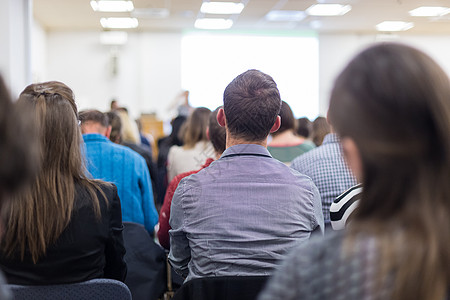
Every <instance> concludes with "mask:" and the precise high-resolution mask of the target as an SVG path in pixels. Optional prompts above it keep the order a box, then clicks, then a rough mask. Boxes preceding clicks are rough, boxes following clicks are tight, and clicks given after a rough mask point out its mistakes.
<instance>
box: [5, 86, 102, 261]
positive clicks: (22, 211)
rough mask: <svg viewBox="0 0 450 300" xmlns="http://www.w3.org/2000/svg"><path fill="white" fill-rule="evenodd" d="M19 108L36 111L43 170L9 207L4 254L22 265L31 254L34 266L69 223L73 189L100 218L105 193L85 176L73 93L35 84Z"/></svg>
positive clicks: (27, 90)
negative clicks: (84, 193)
mask: <svg viewBox="0 0 450 300" xmlns="http://www.w3.org/2000/svg"><path fill="white" fill-rule="evenodd" d="M18 105H19V106H20V107H22V108H23V109H31V110H32V111H34V115H35V118H34V120H33V122H34V124H35V128H36V132H35V133H36V134H37V136H38V138H39V142H40V157H41V161H42V168H41V170H40V172H39V174H37V176H36V177H35V179H34V182H33V183H32V184H30V185H29V186H28V187H27V188H26V189H24V190H23V191H21V192H20V193H19V194H17V195H15V196H14V197H13V198H14V199H12V201H10V202H9V203H8V205H6V206H5V211H4V215H5V222H6V228H7V230H6V232H5V236H4V239H3V241H2V251H3V252H4V253H5V254H6V255H8V256H12V255H16V253H17V252H18V254H20V258H21V259H22V260H23V259H24V256H25V251H26V250H27V249H28V251H29V252H30V254H31V259H32V260H33V262H35V263H36V262H37V261H38V259H39V257H41V256H42V255H44V254H45V253H46V250H47V248H48V246H49V245H51V244H52V243H54V242H55V241H56V240H57V238H58V237H59V236H60V234H61V233H62V232H63V230H64V229H65V228H66V227H67V225H68V224H69V222H70V220H71V216H72V211H73V207H74V200H75V192H76V191H75V184H76V183H78V184H80V185H82V186H84V187H85V188H86V189H87V191H88V192H89V194H90V195H91V198H92V205H93V208H94V211H95V213H96V215H97V217H99V216H100V204H99V199H98V197H97V194H96V192H97V191H99V192H100V193H101V194H103V193H102V191H101V189H100V182H99V181H95V180H90V179H87V178H86V175H85V174H86V170H85V167H84V165H83V159H82V154H81V149H80V146H81V141H82V139H81V132H80V129H79V126H78V118H77V107H76V104H75V100H74V95H73V92H72V90H71V89H70V88H69V87H68V86H66V85H65V84H63V83H61V82H57V81H51V82H45V83H39V84H31V85H29V86H27V87H26V88H25V90H24V91H23V92H22V93H21V94H20V97H19V100H18ZM103 196H104V194H103ZM105 201H106V198H105Z"/></svg>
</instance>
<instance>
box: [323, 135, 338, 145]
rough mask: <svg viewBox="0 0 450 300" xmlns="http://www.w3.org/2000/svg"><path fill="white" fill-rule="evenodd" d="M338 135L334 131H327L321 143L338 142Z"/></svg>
mask: <svg viewBox="0 0 450 300" xmlns="http://www.w3.org/2000/svg"><path fill="white" fill-rule="evenodd" d="M339 142H340V141H339V137H338V135H337V134H336V133H329V134H327V135H326V136H325V138H324V139H323V142H322V145H323V144H330V143H339Z"/></svg>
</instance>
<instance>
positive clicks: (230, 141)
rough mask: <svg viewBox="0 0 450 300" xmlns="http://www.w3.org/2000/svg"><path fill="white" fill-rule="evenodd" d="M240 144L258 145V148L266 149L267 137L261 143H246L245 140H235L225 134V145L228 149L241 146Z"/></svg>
mask: <svg viewBox="0 0 450 300" xmlns="http://www.w3.org/2000/svg"><path fill="white" fill-rule="evenodd" d="M241 144H254V145H260V146H263V147H265V148H267V137H266V138H265V139H264V140H262V141H248V140H245V139H239V138H235V137H233V136H231V135H230V134H228V132H227V143H226V147H227V148H230V147H231V146H235V145H241Z"/></svg>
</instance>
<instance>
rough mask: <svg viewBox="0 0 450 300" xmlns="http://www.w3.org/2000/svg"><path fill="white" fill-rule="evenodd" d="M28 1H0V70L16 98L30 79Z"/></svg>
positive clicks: (29, 19) (29, 5)
mask: <svg viewBox="0 0 450 300" xmlns="http://www.w3.org/2000/svg"><path fill="white" fill-rule="evenodd" d="M30 22H31V1H30V0H2V1H0V73H1V74H2V76H3V77H4V79H5V81H6V84H7V85H8V86H9V87H10V89H11V93H12V95H13V97H14V98H16V97H17V96H18V95H19V93H20V92H21V91H22V89H23V87H24V86H26V85H28V84H29V83H30V82H31V67H30V61H31V59H30V36H31V33H30V31H31V24H30Z"/></svg>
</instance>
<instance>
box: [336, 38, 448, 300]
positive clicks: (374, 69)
mask: <svg viewBox="0 0 450 300" xmlns="http://www.w3.org/2000/svg"><path fill="white" fill-rule="evenodd" d="M328 116H329V119H330V122H331V123H332V124H333V128H334V129H335V131H336V132H337V133H338V134H339V136H340V137H341V141H342V145H343V149H344V153H345V154H346V157H347V161H348V163H349V165H350V167H351V169H352V170H353V173H354V174H355V175H356V176H357V177H358V179H359V180H360V181H361V182H362V183H363V194H362V198H361V201H360V203H359V207H358V208H357V209H356V211H355V212H354V215H353V218H352V223H351V224H350V226H349V229H350V230H351V231H350V233H353V235H352V236H357V235H358V233H360V232H361V231H363V230H364V231H365V232H366V233H367V232H369V233H371V234H373V235H374V236H375V237H376V240H375V241H376V243H377V244H376V246H377V249H378V250H379V252H377V253H379V255H380V257H379V258H377V261H379V262H380V272H379V273H378V274H376V275H377V278H378V279H379V280H380V281H381V282H382V283H386V282H385V281H383V280H385V279H386V278H389V283H388V285H392V287H393V294H392V297H390V299H444V298H445V295H446V294H447V292H448V287H449V284H450V255H449V253H450V243H449V242H448V237H449V236H450V218H449V216H450V201H449V199H450V185H449V178H450V84H449V78H448V76H447V74H446V73H445V72H444V71H443V70H442V69H441V67H439V65H438V64H437V63H436V62H434V61H433V60H432V59H431V58H430V57H429V56H428V55H426V54H424V53H423V52H421V51H419V50H416V49H414V48H411V47H409V46H406V45H400V44H394V43H385V44H378V45H375V46H372V47H370V48H369V49H366V50H365V51H363V52H362V53H360V54H359V55H358V56H356V57H355V58H354V59H353V60H352V61H351V62H350V63H349V65H348V66H347V67H346V68H345V69H344V70H343V71H342V73H341V74H340V75H339V77H338V78H337V80H336V82H335V86H334V88H333V91H332V94H331V100H330V108H329V115H328ZM391 275H394V276H393V277H392V276H391ZM447 296H448V294H447ZM375 298H376V297H375Z"/></svg>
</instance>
